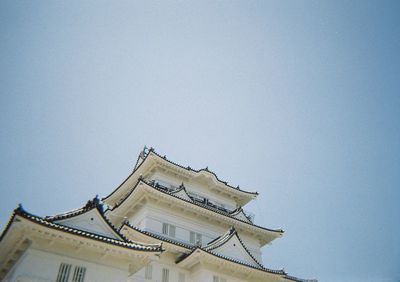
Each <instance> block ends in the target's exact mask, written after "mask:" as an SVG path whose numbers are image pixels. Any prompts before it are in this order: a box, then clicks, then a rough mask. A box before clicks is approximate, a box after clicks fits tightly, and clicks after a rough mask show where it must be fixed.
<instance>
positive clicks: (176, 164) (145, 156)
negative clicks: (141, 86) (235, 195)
mask: <svg viewBox="0 0 400 282" xmlns="http://www.w3.org/2000/svg"><path fill="white" fill-rule="evenodd" d="M151 153H152V154H153V155H154V156H157V157H159V158H161V159H163V160H165V161H167V162H168V163H170V164H173V165H175V166H177V167H179V168H182V169H184V170H186V171H189V172H197V173H199V172H202V171H206V172H208V173H211V174H212V175H214V176H215V178H216V180H217V181H218V182H220V183H222V184H223V185H225V186H227V187H229V188H231V189H234V190H236V191H240V192H242V193H245V194H249V195H255V196H256V195H258V192H249V191H244V190H241V189H240V187H239V186H236V187H234V186H232V185H229V184H228V182H226V181H222V180H220V179H219V178H218V176H217V175H216V174H215V173H214V172H212V171H210V170H209V169H208V167H206V168H203V169H193V168H191V167H190V166H187V167H185V166H183V165H180V164H178V163H175V162H173V161H171V160H168V159H167V157H166V156H161V155H160V154H158V153H156V152H155V150H154V148H150V149H148V151H147V152H145V150H143V151H142V152H141V153H140V154H139V157H138V159H137V161H136V165H135V169H134V170H133V171H132V173H131V174H130V175H129V176H128V177H127V178H126V179H125V180H124V181H123V182H122V183H121V184H120V185H119V186H118V187H117V188H115V189H114V191H112V192H111V193H110V194H109V195H108V196H106V197H104V198H103V199H102V200H106V199H108V198H109V197H111V195H113V194H114V193H115V192H116V191H117V190H118V189H119V188H120V187H121V186H122V185H124V184H125V183H126V182H127V181H128V179H129V178H130V177H131V176H132V175H133V174H134V173H135V172H136V171H137V170H138V169H139V168H140V167H141V166H142V164H143V163H144V162H145V160H146V159H147V157H148V156H149V155H150V154H151ZM141 158H142V159H143V161H142V162H141V163H140V164H139V165H137V164H138V163H139V160H140V159H141Z"/></svg>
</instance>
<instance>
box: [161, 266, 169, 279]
mask: <svg viewBox="0 0 400 282" xmlns="http://www.w3.org/2000/svg"><path fill="white" fill-rule="evenodd" d="M161 281H162V282H169V269H168V268H163V270H162V280H161Z"/></svg>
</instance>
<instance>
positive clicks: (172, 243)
mask: <svg viewBox="0 0 400 282" xmlns="http://www.w3.org/2000/svg"><path fill="white" fill-rule="evenodd" d="M120 231H121V233H123V234H124V235H125V236H126V237H128V238H130V237H132V239H140V240H143V239H144V240H145V241H146V242H147V241H149V242H159V241H162V242H163V247H164V249H165V250H166V251H168V250H169V249H173V250H176V251H179V252H182V253H189V252H190V251H191V250H193V248H194V247H193V246H191V245H189V244H185V243H182V242H178V241H176V240H172V239H169V238H166V237H163V236H160V235H157V234H154V233H151V232H148V231H144V230H141V229H139V228H137V227H134V226H132V225H130V224H127V223H125V224H123V225H122V226H121V228H120Z"/></svg>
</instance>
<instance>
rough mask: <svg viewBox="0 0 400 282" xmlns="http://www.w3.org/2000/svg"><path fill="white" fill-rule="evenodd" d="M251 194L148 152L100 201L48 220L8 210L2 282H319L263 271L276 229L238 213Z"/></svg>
mask: <svg viewBox="0 0 400 282" xmlns="http://www.w3.org/2000/svg"><path fill="white" fill-rule="evenodd" d="M256 197H257V193H256V192H248V191H244V190H242V189H240V188H239V187H233V186H231V185H229V184H228V183H227V182H224V181H222V180H220V179H219V178H218V177H217V176H216V174H214V173H213V172H211V171H209V170H208V168H205V169H200V170H195V169H193V168H191V167H184V166H181V165H179V164H176V163H174V162H172V161H170V160H168V159H167V158H166V157H165V156H161V155H159V154H158V153H156V152H155V151H154V149H152V148H151V149H147V148H145V149H144V150H143V151H142V152H141V153H140V155H139V157H138V160H137V163H136V165H135V167H134V170H133V172H132V173H131V174H130V175H129V176H128V177H127V178H126V179H125V180H124V181H123V182H122V184H121V185H119V186H118V187H117V188H116V189H115V190H114V191H113V192H112V193H111V194H109V195H108V196H106V197H104V198H103V199H102V200H100V199H98V198H97V197H96V198H94V199H93V200H90V201H88V203H87V204H86V205H85V206H84V207H82V208H80V209H77V210H73V211H70V212H66V213H62V214H59V215H55V216H47V217H39V216H36V215H33V214H31V213H29V212H27V211H25V210H24V209H23V208H22V206H19V207H18V208H17V209H15V210H14V212H13V214H12V216H11V218H10V220H9V222H8V224H7V225H6V227H5V229H4V230H3V232H2V234H1V237H0V280H1V281H10V282H11V281H12V282H14V281H20V282H22V281H38V282H39V281H56V282H84V281H133V282H150V281H152V282H262V281H271V282H273V281H276V282H278V281H282V282H290V281H299V282H305V281H316V280H305V279H299V278H296V277H293V276H290V275H288V274H287V273H286V272H285V271H284V270H273V269H269V268H267V267H266V266H264V265H263V263H262V256H261V248H262V247H263V246H265V245H266V244H268V243H270V242H271V241H273V240H274V239H277V238H280V237H282V235H283V231H282V230H275V229H269V228H265V227H262V226H258V225H256V224H255V223H254V222H253V217H252V216H250V215H249V214H247V213H246V212H245V211H244V210H243V206H245V205H246V204H247V203H249V202H250V201H251V200H253V199H255V198H256Z"/></svg>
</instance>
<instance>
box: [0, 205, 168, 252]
mask: <svg viewBox="0 0 400 282" xmlns="http://www.w3.org/2000/svg"><path fill="white" fill-rule="evenodd" d="M17 215H18V216H21V217H23V218H25V219H27V220H29V221H32V222H34V223H37V224H40V225H42V226H46V227H49V228H52V229H56V230H60V231H63V232H66V233H70V234H73V235H78V236H81V237H85V238H89V239H93V240H97V241H100V242H104V243H110V244H113V245H116V246H121V247H125V248H129V249H136V250H141V251H153V252H162V251H163V249H162V247H161V245H160V244H157V245H150V244H143V243H140V242H133V241H131V240H127V241H125V240H117V239H114V238H110V237H108V236H104V235H99V234H96V233H93V232H90V231H84V230H80V229H77V228H73V227H69V226H65V225H62V224H58V223H55V222H51V221H48V220H46V219H44V218H42V217H39V216H37V215H34V214H32V213H29V212H27V211H26V210H24V209H23V208H22V206H21V205H19V206H18V208H16V209H15V210H14V212H13V215H12V217H11V219H10V221H9V224H8V225H7V228H6V230H5V231H4V232H3V234H2V235H1V239H2V238H3V237H4V236H5V234H6V231H7V230H8V229H9V227H10V226H11V223H12V222H13V220H14V218H15V216H17ZM0 241H1V240H0Z"/></svg>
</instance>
